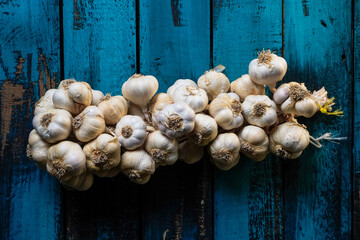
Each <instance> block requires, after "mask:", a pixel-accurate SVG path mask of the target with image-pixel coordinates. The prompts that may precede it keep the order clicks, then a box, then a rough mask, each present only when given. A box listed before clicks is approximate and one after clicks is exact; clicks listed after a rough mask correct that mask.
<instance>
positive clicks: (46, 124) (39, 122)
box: [32, 109, 72, 143]
mask: <svg viewBox="0 0 360 240" xmlns="http://www.w3.org/2000/svg"><path fill="white" fill-rule="evenodd" d="M71 122H72V116H71V114H70V113H69V112H68V111H66V110H62V109H50V110H47V111H46V112H43V113H39V114H37V115H35V117H34V118H33V121H32V124H33V127H34V128H35V129H36V131H37V133H38V134H39V135H40V137H41V138H42V139H44V140H45V141H47V142H49V143H56V142H58V141H61V140H64V139H66V138H67V137H68V136H69V135H70V132H71Z"/></svg>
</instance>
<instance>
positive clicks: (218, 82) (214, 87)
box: [197, 65, 230, 101]
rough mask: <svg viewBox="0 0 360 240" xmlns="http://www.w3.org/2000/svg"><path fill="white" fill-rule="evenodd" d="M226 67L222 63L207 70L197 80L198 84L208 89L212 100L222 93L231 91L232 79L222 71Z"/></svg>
mask: <svg viewBox="0 0 360 240" xmlns="http://www.w3.org/2000/svg"><path fill="white" fill-rule="evenodd" d="M218 69H220V70H218ZM224 69H225V67H223V66H221V65H220V66H217V67H215V69H211V70H209V71H207V72H205V73H204V75H202V76H201V77H200V78H199V79H198V81H197V84H198V86H199V87H200V88H202V89H204V90H205V91H206V93H207V95H208V98H209V100H210V101H211V100H213V99H214V98H216V97H217V95H219V94H220V93H227V92H228V91H229V88H230V81H229V79H228V78H227V77H226V76H225V74H223V73H221V71H222V70H224Z"/></svg>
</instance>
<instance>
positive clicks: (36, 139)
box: [26, 129, 51, 169]
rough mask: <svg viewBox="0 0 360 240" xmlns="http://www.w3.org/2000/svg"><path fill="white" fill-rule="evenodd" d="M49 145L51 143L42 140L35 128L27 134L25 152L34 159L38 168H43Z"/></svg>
mask: <svg viewBox="0 0 360 240" xmlns="http://www.w3.org/2000/svg"><path fill="white" fill-rule="evenodd" d="M50 146H51V144H49V143H47V142H46V141H44V140H42V138H41V137H40V136H39V134H37V132H36V130H35V129H33V130H32V131H31V132H30V134H29V138H28V146H27V151H26V154H27V156H28V157H29V158H31V159H32V160H34V162H35V163H36V165H37V166H38V167H39V168H41V169H45V168H46V161H47V156H46V154H47V151H48V149H49V147H50Z"/></svg>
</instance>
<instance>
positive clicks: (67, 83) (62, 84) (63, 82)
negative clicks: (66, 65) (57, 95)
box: [58, 78, 77, 90]
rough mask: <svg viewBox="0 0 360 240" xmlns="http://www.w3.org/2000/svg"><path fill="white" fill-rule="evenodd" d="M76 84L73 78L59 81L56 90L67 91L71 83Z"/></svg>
mask: <svg viewBox="0 0 360 240" xmlns="http://www.w3.org/2000/svg"><path fill="white" fill-rule="evenodd" d="M76 82H77V81H76V80H75V79H74V78H69V79H64V80H61V82H60V83H59V86H58V89H64V90H68V89H69V87H70V85H71V84H73V83H76Z"/></svg>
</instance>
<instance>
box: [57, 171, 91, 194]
mask: <svg viewBox="0 0 360 240" xmlns="http://www.w3.org/2000/svg"><path fill="white" fill-rule="evenodd" d="M93 183H94V177H93V175H92V174H89V173H86V172H85V173H83V174H81V175H79V176H73V177H71V178H70V179H67V180H66V181H61V184H63V185H64V186H66V187H69V188H71V189H75V190H78V191H86V190H88V189H89V188H90V187H91V186H92V185H93Z"/></svg>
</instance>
